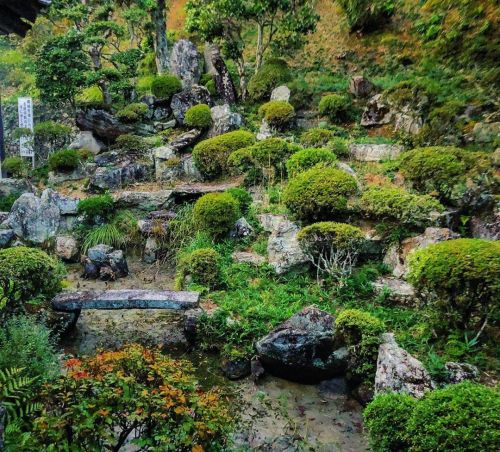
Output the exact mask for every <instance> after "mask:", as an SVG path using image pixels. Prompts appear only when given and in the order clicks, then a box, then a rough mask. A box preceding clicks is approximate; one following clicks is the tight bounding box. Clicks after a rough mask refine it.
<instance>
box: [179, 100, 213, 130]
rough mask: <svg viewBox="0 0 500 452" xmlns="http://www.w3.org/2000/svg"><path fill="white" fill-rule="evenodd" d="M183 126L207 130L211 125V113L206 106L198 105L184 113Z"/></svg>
mask: <svg viewBox="0 0 500 452" xmlns="http://www.w3.org/2000/svg"><path fill="white" fill-rule="evenodd" d="M184 124H186V125H187V126H188V127H195V128H197V129H208V128H209V127H210V126H211V125H212V112H211V111H210V107H209V106H208V105H206V104H199V105H195V106H194V107H191V108H190V109H188V111H186V115H185V116H184Z"/></svg>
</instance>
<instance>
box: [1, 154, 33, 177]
mask: <svg viewBox="0 0 500 452" xmlns="http://www.w3.org/2000/svg"><path fill="white" fill-rule="evenodd" d="M2 168H3V169H4V171H7V173H8V174H9V175H11V176H13V177H19V178H20V177H26V176H27V175H28V173H29V171H30V165H29V163H28V162H27V161H26V160H25V159H24V158H23V157H7V158H6V159H5V160H4V161H3V162H2Z"/></svg>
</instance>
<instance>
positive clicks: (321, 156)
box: [286, 148, 337, 177]
mask: <svg viewBox="0 0 500 452" xmlns="http://www.w3.org/2000/svg"><path fill="white" fill-rule="evenodd" d="M336 161H337V157H336V156H335V154H334V153H333V152H332V151H330V150H329V149H324V148H308V149H302V150H300V151H298V152H296V153H295V154H292V156H291V157H290V158H289V159H288V160H287V162H286V169H287V171H288V175H289V176H290V177H294V176H296V175H297V174H298V173H301V172H303V171H306V170H308V169H311V168H312V167H314V166H317V165H320V166H333V165H334V164H335V162H336Z"/></svg>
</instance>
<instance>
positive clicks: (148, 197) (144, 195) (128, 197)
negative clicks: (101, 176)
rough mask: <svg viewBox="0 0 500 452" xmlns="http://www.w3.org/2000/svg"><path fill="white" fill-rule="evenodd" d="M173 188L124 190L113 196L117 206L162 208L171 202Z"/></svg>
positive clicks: (148, 208) (147, 208)
mask: <svg viewBox="0 0 500 452" xmlns="http://www.w3.org/2000/svg"><path fill="white" fill-rule="evenodd" d="M171 195H172V190H158V191H122V192H119V193H116V194H115V195H114V196H113V199H114V201H115V204H116V206H117V207H121V208H125V209H138V210H145V211H151V210H161V209H164V208H165V207H166V206H167V205H168V204H169V202H170V197H171Z"/></svg>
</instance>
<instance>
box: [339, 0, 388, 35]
mask: <svg viewBox="0 0 500 452" xmlns="http://www.w3.org/2000/svg"><path fill="white" fill-rule="evenodd" d="M337 1H338V3H339V5H340V6H341V7H342V9H343V10H344V12H345V14H346V17H347V23H348V25H349V28H350V30H351V31H359V30H368V31H369V30H372V29H376V28H379V27H380V25H381V24H383V23H384V22H385V21H386V20H387V19H388V18H389V17H390V16H391V15H392V14H393V13H394V10H395V7H396V2H395V1H394V0H337Z"/></svg>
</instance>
